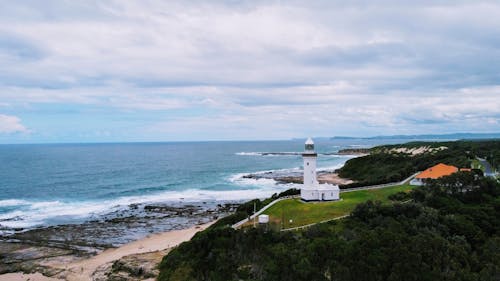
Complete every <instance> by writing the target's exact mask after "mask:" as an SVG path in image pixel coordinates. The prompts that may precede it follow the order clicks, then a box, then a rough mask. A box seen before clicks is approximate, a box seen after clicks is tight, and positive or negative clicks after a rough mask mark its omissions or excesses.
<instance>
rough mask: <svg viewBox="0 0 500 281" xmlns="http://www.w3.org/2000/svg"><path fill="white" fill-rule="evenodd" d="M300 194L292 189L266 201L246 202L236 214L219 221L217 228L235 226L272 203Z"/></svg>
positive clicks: (297, 190)
mask: <svg viewBox="0 0 500 281" xmlns="http://www.w3.org/2000/svg"><path fill="white" fill-rule="evenodd" d="M297 194H300V190H299V189H295V188H291V189H288V190H286V191H283V192H281V193H279V194H277V193H275V194H273V195H272V196H271V197H270V198H267V199H265V200H260V199H254V200H251V201H248V202H245V203H243V204H241V205H240V206H238V208H237V209H236V212H235V213H234V214H232V215H230V216H227V217H225V218H222V219H220V220H218V221H217V222H216V223H215V226H216V227H220V226H228V225H233V224H235V223H237V222H239V221H241V220H243V219H245V218H248V217H249V216H250V215H252V214H253V213H254V211H258V210H260V209H262V208H263V207H264V206H266V205H267V204H269V203H271V202H272V201H274V200H276V199H278V198H281V197H286V196H293V195H297Z"/></svg>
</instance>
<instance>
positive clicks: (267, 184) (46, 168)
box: [0, 140, 377, 228]
mask: <svg viewBox="0 0 500 281" xmlns="http://www.w3.org/2000/svg"><path fill="white" fill-rule="evenodd" d="M375 142H376V141H373V140H370V141H367V140H359V141H353V140H345V141H344V140H339V141H318V142H317V143H316V149H317V151H318V153H319V156H318V168H319V169H330V170H333V169H336V168H339V167H341V165H342V164H343V163H344V162H345V161H346V160H348V159H349V158H350V157H349V156H338V155H332V154H330V153H334V152H336V151H338V150H339V149H341V148H352V147H359V146H365V147H366V146H373V145H375V144H377V143H375ZM302 149H303V141H263V142H189V143H124V144H44V145H0V164H1V167H2V168H1V169H0V179H1V180H0V226H2V227H10V228H14V227H23V228H26V227H33V226H40V225H47V224H58V223H63V222H64V223H67V222H71V221H73V220H74V221H77V220H81V219H85V218H86V217H89V216H95V215H99V214H105V213H107V212H110V211H112V210H116V209H117V208H120V207H123V206H128V205H130V204H134V203H145V202H201V201H232V200H244V199H250V198H256V197H258V198H263V197H267V196H270V195H271V194H273V193H275V192H281V191H283V190H286V189H288V188H290V187H293V185H282V184H276V182H274V181H273V180H270V179H260V180H253V179H245V178H243V175H245V174H248V173H255V172H266V171H273V170H284V171H287V170H290V171H297V170H298V169H300V167H301V164H302V159H301V157H300V154H299V153H300V152H301V151H302ZM262 152H292V153H289V154H286V155H280V154H271V155H263V154H262ZM293 153H297V154H293Z"/></svg>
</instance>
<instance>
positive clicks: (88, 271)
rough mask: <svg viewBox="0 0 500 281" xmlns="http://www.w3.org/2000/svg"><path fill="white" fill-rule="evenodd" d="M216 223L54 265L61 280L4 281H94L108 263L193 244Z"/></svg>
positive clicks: (28, 276)
mask: <svg viewBox="0 0 500 281" xmlns="http://www.w3.org/2000/svg"><path fill="white" fill-rule="evenodd" d="M213 223H214V222H210V223H206V224H203V225H198V226H193V227H190V228H187V229H182V230H174V231H169V232H164V233H158V234H153V235H150V236H148V237H146V238H144V239H140V240H137V241H134V242H131V243H128V244H125V245H123V246H121V247H119V248H114V249H108V250H105V251H103V252H101V253H100V254H98V255H96V256H93V257H91V258H89V259H85V260H80V261H76V262H73V263H70V264H51V265H50V266H51V267H55V268H62V269H64V271H63V272H62V273H60V274H58V277H60V278H61V279H58V278H54V277H52V278H49V277H46V276H43V275H41V274H40V273H35V274H23V273H9V274H2V275H0V281H4V280H9V281H10V280H12V281H17V280H23V281H26V280H30V281H60V280H68V281H80V280H81V281H88V280H92V274H93V273H94V272H95V271H96V269H97V268H98V267H99V266H102V265H104V264H106V263H109V262H113V261H115V260H118V259H120V258H122V257H124V256H128V255H132V254H141V253H148V252H154V251H160V250H165V249H168V248H172V247H175V246H177V245H179V244H181V243H182V242H185V241H189V240H190V239H191V238H192V237H193V236H194V235H195V234H196V233H197V232H199V231H202V230H204V229H206V228H207V227H209V226H210V225H212V224H213Z"/></svg>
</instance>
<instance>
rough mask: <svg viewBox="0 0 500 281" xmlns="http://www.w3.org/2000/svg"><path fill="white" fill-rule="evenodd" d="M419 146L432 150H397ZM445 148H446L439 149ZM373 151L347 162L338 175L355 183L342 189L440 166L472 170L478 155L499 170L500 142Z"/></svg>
mask: <svg viewBox="0 0 500 281" xmlns="http://www.w3.org/2000/svg"><path fill="white" fill-rule="evenodd" d="M419 147H428V148H429V151H427V152H423V153H419V154H411V153H404V152H398V151H399V150H398V149H405V148H406V149H416V148H419ZM443 147H446V149H440V148H443ZM370 152H371V154H370V155H367V156H363V157H358V158H354V159H351V160H349V161H347V162H346V164H345V165H344V167H342V169H340V171H339V176H341V177H343V178H349V179H352V180H354V181H356V182H355V183H352V184H349V185H344V186H341V188H348V187H355V186H365V185H373V184H381V183H389V182H398V181H401V180H404V179H405V178H407V177H409V176H411V175H412V174H414V173H416V172H418V171H423V170H425V169H427V168H429V167H431V166H434V165H436V164H438V163H444V164H448V165H454V166H456V167H459V168H469V167H471V164H472V161H473V160H474V159H475V158H476V156H479V157H482V158H485V159H486V160H488V161H489V162H490V164H491V165H492V166H493V167H494V168H495V169H497V170H498V169H499V167H500V140H491V141H456V142H410V143H407V144H403V145H384V146H378V147H374V148H372V149H371V151H370Z"/></svg>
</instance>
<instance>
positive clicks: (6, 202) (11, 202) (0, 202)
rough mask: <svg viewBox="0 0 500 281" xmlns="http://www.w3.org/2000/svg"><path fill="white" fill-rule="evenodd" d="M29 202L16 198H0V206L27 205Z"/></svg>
mask: <svg viewBox="0 0 500 281" xmlns="http://www.w3.org/2000/svg"><path fill="white" fill-rule="evenodd" d="M29 204H30V203H29V202H28V201H26V200H18V199H6V200H0V207H13V206H20V205H29Z"/></svg>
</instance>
